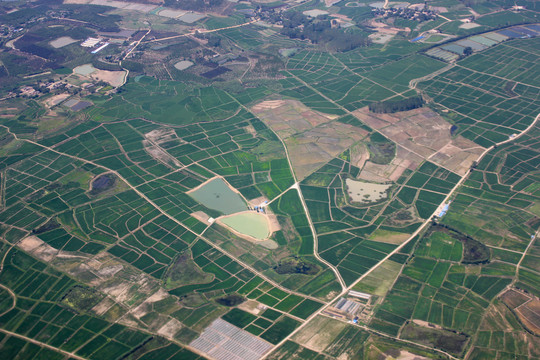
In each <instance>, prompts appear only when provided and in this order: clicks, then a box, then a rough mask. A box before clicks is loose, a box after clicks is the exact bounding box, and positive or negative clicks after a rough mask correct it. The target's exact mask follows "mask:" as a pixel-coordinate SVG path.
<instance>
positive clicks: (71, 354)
mask: <svg viewBox="0 0 540 360" xmlns="http://www.w3.org/2000/svg"><path fill="white" fill-rule="evenodd" d="M0 332H1V333H4V334H6V335H9V336H13V337H16V338H19V339H23V340H26V341H28V342H30V343H32V344H36V345H39V346H41V347H44V348H47V349H50V350H53V351H56V352H59V353H61V354H63V355H66V356H69V357H70V358H72V359H77V360H86V358H83V357H81V356H79V355H75V354H74V353H71V352H69V351H65V350H62V349H59V348H56V347H54V346H51V345H48V344H45V343H43V342H41V341H37V340H34V339H32V338H29V337H27V336H24V335H19V334H17V333H14V332H11V331H7V330H4V329H1V328H0Z"/></svg>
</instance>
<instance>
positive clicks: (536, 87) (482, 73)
mask: <svg viewBox="0 0 540 360" xmlns="http://www.w3.org/2000/svg"><path fill="white" fill-rule="evenodd" d="M529 54H531V55H535V56H537V55H538V54H534V53H529ZM455 66H456V67H459V68H462V69H465V70H468V71H470V72H473V73H476V74H481V75H488V76H491V77H494V78H497V79H501V80H504V81H508V82H513V83H516V84H520V85H523V86H527V87H531V88H535V89H540V86H534V85H531V84H527V83H524V82H522V81H517V80H511V79H507V78H505V77H502V76H498V75H494V74H489V73H485V72H483V71H478V70H473V69H471V68H468V67H465V66H461V65H458V64H455ZM473 88H475V87H473ZM475 89H478V88H475ZM478 90H480V89H478Z"/></svg>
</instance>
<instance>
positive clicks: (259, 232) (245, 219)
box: [220, 212, 270, 240]
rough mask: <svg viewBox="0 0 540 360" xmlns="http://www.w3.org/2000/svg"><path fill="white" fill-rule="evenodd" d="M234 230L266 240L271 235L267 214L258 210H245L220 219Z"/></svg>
mask: <svg viewBox="0 0 540 360" xmlns="http://www.w3.org/2000/svg"><path fill="white" fill-rule="evenodd" d="M220 221H221V222H223V223H224V224H225V225H227V226H229V227H231V228H232V229H233V230H236V231H237V232H239V233H241V234H245V235H249V236H252V237H254V238H255V239H259V240H264V239H266V238H267V237H268V235H270V227H269V225H268V220H267V219H266V216H264V215H263V214H260V213H256V212H243V213H241V214H236V215H231V216H227V217H225V218H222V219H220Z"/></svg>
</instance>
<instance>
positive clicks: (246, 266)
mask: <svg viewBox="0 0 540 360" xmlns="http://www.w3.org/2000/svg"><path fill="white" fill-rule="evenodd" d="M0 126H2V127H4V128H7V127H5V126H4V125H0ZM7 129H8V131H9V128H7ZM10 133H11V131H10ZM11 134H12V135H13V136H14V137H15V139H16V140H20V141H25V142H28V143H30V144H33V145H36V146H39V147H41V148H43V149H46V150H49V151H52V152H54V153H56V154H59V155H63V156H66V157H69V158H71V159H75V160H78V161H82V162H84V163H88V164H91V165H94V166H96V167H98V168H101V169H104V170H106V171H107V172H110V173H112V174H114V175H115V176H117V177H118V178H119V179H120V180H122V181H123V182H124V183H125V184H126V185H127V186H128V187H129V188H130V189H131V190H133V191H134V192H135V193H136V194H137V195H139V196H140V197H141V198H143V199H144V200H146V201H147V202H148V203H149V204H150V205H152V206H153V207H154V208H155V209H156V210H158V211H159V212H160V213H161V214H163V215H164V216H166V217H167V218H169V219H170V220H172V221H174V222H175V223H177V224H178V225H181V226H183V227H184V228H186V229H187V230H188V231H189V232H191V233H192V234H193V235H195V236H196V239H201V240H203V241H204V242H206V243H207V244H208V245H210V246H212V247H214V248H216V249H218V250H219V251H221V252H222V253H223V254H225V255H227V256H229V257H230V258H232V259H234V260H235V261H236V262H237V263H238V264H240V265H242V266H243V267H244V268H246V269H248V270H250V271H251V272H253V273H254V274H256V275H257V276H259V277H261V278H262V279H264V280H265V281H267V282H269V283H270V284H272V286H274V287H276V288H278V289H281V290H283V291H285V292H287V293H289V294H294V295H297V296H301V297H304V298H308V299H310V300H314V301H317V302H320V301H321V300H320V299H318V298H315V297H313V296H310V295H306V294H302V293H299V292H296V291H293V290H290V289H287V288H285V287H283V286H282V285H280V284H278V283H276V282H275V281H274V280H272V279H270V278H268V277H267V276H265V275H264V274H262V273H261V272H260V271H258V270H256V269H254V268H253V267H251V266H250V265H248V264H246V263H245V262H243V261H242V260H240V259H238V258H237V257H236V256H235V255H233V254H231V253H230V252H228V251H226V250H225V249H223V248H222V247H220V246H219V245H216V244H215V243H213V242H212V241H210V240H209V239H207V238H205V237H204V236H201V234H198V233H196V232H195V231H193V230H192V229H190V228H189V227H186V226H185V225H184V224H182V223H181V222H180V221H179V220H177V219H176V218H174V217H173V216H172V215H170V214H169V213H167V212H166V211H165V210H163V209H162V208H161V207H159V206H158V205H157V204H156V203H155V202H153V201H152V200H151V199H150V198H148V197H147V196H146V195H145V194H144V193H143V192H141V191H140V190H139V189H137V187H135V186H133V185H131V184H130V183H129V182H128V181H127V180H126V179H125V178H124V177H123V176H122V175H120V173H119V172H118V171H116V170H113V169H109V168H108V167H106V166H103V165H100V164H98V163H96V162H94V161H91V160H87V159H84V158H80V157H78V156H75V155H70V154H66V153H63V152H61V151H58V150H55V149H53V148H52V147H50V146H45V145H43V144H40V143H38V142H35V141H32V140H29V139H19V138H18V137H17V136H16V135H15V134H13V133H11Z"/></svg>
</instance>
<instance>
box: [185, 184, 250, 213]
mask: <svg viewBox="0 0 540 360" xmlns="http://www.w3.org/2000/svg"><path fill="white" fill-rule="evenodd" d="M189 196H191V197H192V198H194V199H195V200H197V201H198V202H200V203H201V204H203V205H204V206H206V207H207V208H210V209H214V210H217V211H219V212H221V213H223V214H226V215H229V214H234V213H237V212H240V211H245V210H247V204H246V202H245V201H244V199H242V197H241V196H240V194H238V193H236V192H234V191H233V190H232V189H231V188H230V187H229V186H228V185H227V183H226V182H225V181H223V179H221V178H215V179H213V180H210V181H209V182H207V183H206V184H204V185H202V186H201V187H199V188H198V189H197V190H194V191H192V192H190V193H189Z"/></svg>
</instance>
